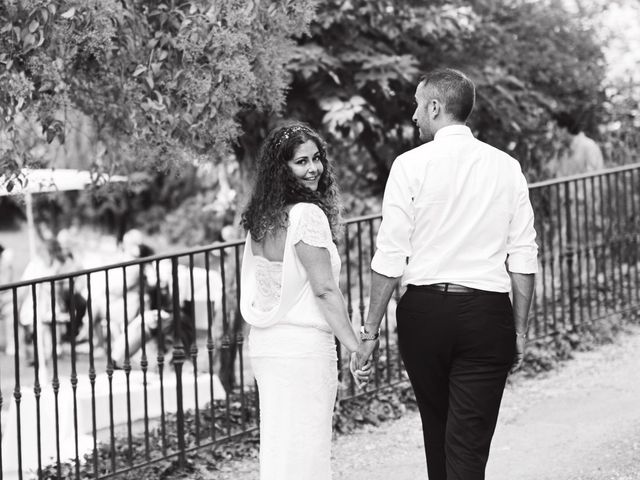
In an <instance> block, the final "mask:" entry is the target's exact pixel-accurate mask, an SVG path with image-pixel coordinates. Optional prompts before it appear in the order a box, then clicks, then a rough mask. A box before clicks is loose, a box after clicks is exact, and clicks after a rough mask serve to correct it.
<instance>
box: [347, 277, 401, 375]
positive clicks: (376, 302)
mask: <svg viewBox="0 0 640 480" xmlns="http://www.w3.org/2000/svg"><path fill="white" fill-rule="evenodd" d="M399 279H400V277H387V276H384V275H381V274H379V273H378V272H376V271H375V270H372V271H371V290H370V292H369V313H368V315H367V320H366V321H365V322H364V330H365V332H366V333H375V332H377V331H378V329H379V328H380V323H382V318H383V317H384V314H385V313H386V311H387V305H388V304H389V300H390V299H391V295H393V292H394V290H395V288H396V285H397V284H398V280H399ZM377 345H378V340H375V341H374V340H364V341H363V342H361V343H360V345H359V347H358V352H357V359H358V365H359V367H360V368H361V367H362V366H363V365H364V364H365V363H366V362H367V360H368V359H369V357H371V354H372V353H373V351H374V350H375V348H376V346H377Z"/></svg>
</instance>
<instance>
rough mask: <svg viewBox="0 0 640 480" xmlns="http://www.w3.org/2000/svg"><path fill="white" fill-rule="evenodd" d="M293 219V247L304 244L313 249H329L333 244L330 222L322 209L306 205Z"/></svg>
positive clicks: (302, 205)
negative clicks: (300, 243)
mask: <svg viewBox="0 0 640 480" xmlns="http://www.w3.org/2000/svg"><path fill="white" fill-rule="evenodd" d="M295 213H296V217H297V218H295V219H292V231H291V235H292V243H291V244H292V245H296V244H298V243H299V242H304V243H306V244H307V245H311V246H312V247H320V248H329V246H330V245H331V244H332V243H333V238H332V237H331V228H330V227H329V220H328V219H327V216H326V215H325V213H324V212H323V211H322V209H321V208H320V207H318V206H317V205H314V204H312V203H304V204H301V205H300V206H299V207H298V211H296V212H295Z"/></svg>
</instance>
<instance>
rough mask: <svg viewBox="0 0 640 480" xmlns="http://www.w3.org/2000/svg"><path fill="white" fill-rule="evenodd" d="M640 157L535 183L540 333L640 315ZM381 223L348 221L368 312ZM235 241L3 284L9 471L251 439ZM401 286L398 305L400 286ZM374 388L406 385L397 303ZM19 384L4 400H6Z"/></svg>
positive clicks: (349, 247) (350, 260) (253, 415)
mask: <svg viewBox="0 0 640 480" xmlns="http://www.w3.org/2000/svg"><path fill="white" fill-rule="evenodd" d="M639 176H640V164H634V165H629V166H627V167H620V168H614V169H609V170H606V171H603V172H597V173H593V174H588V175H581V176H575V177H570V178H565V179H557V180H551V181H546V182H540V183H536V184H532V185H531V186H530V196H531V200H532V204H533V206H534V210H535V212H536V229H537V232H538V244H539V247H540V255H539V263H540V273H539V275H538V276H537V289H536V295H535V299H534V304H533V307H532V310H531V315H530V324H531V326H530V332H531V333H532V334H533V336H534V337H542V336H546V335H552V334H555V333H559V332H564V331H576V332H579V331H580V328H581V325H584V324H586V323H587V322H593V321H595V320H597V319H599V318H603V317H607V316H611V315H615V314H619V313H621V312H623V311H626V310H629V309H637V308H638V305H639V304H640V300H639V298H638V285H639V283H638V260H639V259H638V237H639V234H640V224H639V221H638V208H639V205H640V203H639V202H640V188H638V187H639V186H640V185H639V182H638V180H639ZM379 222H380V216H379V215H369V216H364V217H359V218H354V219H351V220H349V221H347V222H346V226H345V231H344V237H343V239H342V252H343V253H342V256H343V268H342V273H341V275H342V277H341V288H342V291H343V293H344V295H345V298H346V300H347V304H348V310H349V314H350V316H351V318H352V322H353V323H354V324H361V323H362V322H363V321H364V319H365V315H366V308H367V304H368V298H367V295H368V291H369V285H368V282H369V263H370V260H371V257H372V256H373V253H374V245H375V243H374V240H375V234H376V231H377V228H378V226H379ZM242 249H243V242H241V241H235V242H228V243H222V244H215V245H211V246H208V247H203V248H196V249H191V250H186V251H180V252H176V253H171V254H165V255H157V256H152V257H146V258H144V259H139V260H135V261H130V262H126V263H119V264H114V265H109V266H105V267H100V268H93V269H89V270H83V271H78V272H72V273H68V274H62V275H56V276H51V277H46V278H40V279H37V280H33V281H27V282H19V283H13V284H9V285H4V286H0V296H2V298H0V300H2V299H4V301H5V305H8V307H9V308H8V309H7V310H8V311H9V314H10V319H9V320H10V321H11V322H12V325H13V339H12V343H11V346H12V349H13V353H11V354H10V355H7V354H5V355H4V356H0V359H1V360H2V361H1V362H0V407H1V409H0V420H1V423H0V428H1V431H0V434H1V435H2V450H1V452H0V466H1V469H0V479H3V478H7V479H9V478H19V479H22V478H39V477H43V476H44V475H45V473H48V474H50V476H54V477H55V478H76V479H79V478H95V479H102V478H109V477H113V476H118V475H120V474H124V473H126V472H130V471H133V470H136V469H145V468H148V467H150V466H152V465H153V464H154V463H156V462H158V461H160V460H165V459H167V458H172V457H175V459H176V461H177V462H178V464H179V465H184V464H185V459H186V456H187V454H189V453H191V452H193V451H195V450H198V449H200V448H206V447H210V446H212V445H215V444H218V443H219V442H222V441H228V440H230V439H233V438H234V437H236V436H238V435H245V434H250V433H251V432H255V430H256V428H257V427H256V425H257V415H258V412H257V410H258V409H257V395H256V390H255V387H254V382H253V380H252V378H251V371H250V366H249V365H247V364H246V362H245V359H244V349H245V345H244V334H245V326H244V324H243V322H242V319H241V317H240V314H239V291H240V265H241V258H242ZM400 293H401V292H400V290H398V292H397V296H396V299H397V298H398V297H399V295H400ZM382 327H383V328H382V336H381V345H380V350H379V352H378V354H377V355H378V362H377V368H376V370H375V375H374V377H373V381H372V382H371V383H370V385H369V386H368V387H367V390H366V391H365V392H362V391H359V390H356V388H355V386H354V383H353V381H352V379H351V377H350V375H349V374H348V361H347V355H346V353H345V352H343V351H341V349H340V346H339V345H338V352H339V368H340V378H341V381H342V388H341V389H340V393H339V398H340V399H345V398H349V397H352V396H357V395H363V394H364V395H366V394H368V393H370V392H373V391H376V390H378V389H380V388H382V387H385V386H389V385H394V384H396V383H398V382H402V381H404V380H405V378H406V377H405V375H404V371H403V368H402V362H401V359H400V357H399V354H398V350H397V345H396V337H395V308H394V305H393V302H392V305H390V307H389V308H388V313H387V315H386V317H385V319H384V322H383V325H382ZM8 392H10V393H8Z"/></svg>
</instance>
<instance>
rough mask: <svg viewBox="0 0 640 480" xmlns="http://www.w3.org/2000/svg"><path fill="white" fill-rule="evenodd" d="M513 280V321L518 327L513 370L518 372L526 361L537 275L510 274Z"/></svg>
mask: <svg viewBox="0 0 640 480" xmlns="http://www.w3.org/2000/svg"><path fill="white" fill-rule="evenodd" d="M509 277H510V278H511V290H512V292H513V320H514V323H515V327H516V357H515V359H514V363H513V369H512V371H513V370H517V369H518V368H519V367H520V365H521V364H522V360H523V359H524V346H525V341H526V334H527V327H528V326H527V319H528V316H529V308H530V307H531V299H532V298H533V288H534V285H535V278H536V276H535V274H533V273H514V272H509Z"/></svg>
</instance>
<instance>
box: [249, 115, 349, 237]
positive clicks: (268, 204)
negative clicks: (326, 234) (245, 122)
mask: <svg viewBox="0 0 640 480" xmlns="http://www.w3.org/2000/svg"><path fill="white" fill-rule="evenodd" d="M309 140H311V141H312V142H313V143H315V144H316V147H317V148H318V153H319V154H320V161H321V162H322V166H323V167H324V169H323V170H324V171H323V172H322V175H321V176H320V180H319V182H318V189H317V190H316V191H313V190H311V189H309V188H307V187H305V186H304V185H302V184H301V183H300V182H299V181H298V180H297V179H296V177H295V176H294V174H293V172H292V171H291V169H290V168H289V166H288V165H287V162H288V161H289V160H291V159H292V158H293V155H294V153H295V151H296V149H297V148H298V147H299V146H300V145H302V144H303V143H305V142H307V141H309ZM339 196H340V195H339V192H338V186H337V184H336V181H335V176H334V172H333V168H332V166H331V164H330V163H329V162H328V160H327V150H326V144H325V142H324V140H323V139H322V138H321V137H320V135H318V133H317V132H316V131H315V130H313V129H312V128H311V127H309V126H308V125H306V124H304V123H299V122H296V123H291V124H288V125H286V126H284V127H279V128H275V129H273V130H272V131H271V132H270V133H269V135H268V136H267V138H266V139H265V141H264V143H263V144H262V148H261V150H260V155H259V157H258V165H257V172H256V176H255V179H254V186H253V191H252V193H251V199H250V200H249V204H248V205H247V207H246V208H245V210H244V212H243V214H242V226H243V227H244V228H245V230H247V231H248V232H250V233H251V238H253V240H255V241H256V242H259V241H261V240H262V239H263V238H264V237H265V235H266V234H267V233H268V232H271V231H275V230H277V229H279V228H286V227H287V224H288V215H287V209H286V207H287V205H292V204H295V203H299V202H308V203H314V204H316V205H318V206H319V207H320V208H321V209H322V211H323V212H324V213H325V215H326V216H327V218H328V219H329V226H330V227H331V234H332V236H333V239H334V241H336V239H337V237H338V232H339V224H340V198H339Z"/></svg>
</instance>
